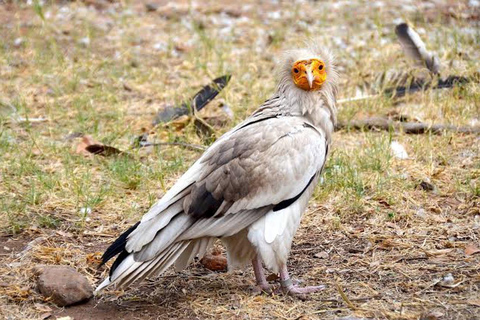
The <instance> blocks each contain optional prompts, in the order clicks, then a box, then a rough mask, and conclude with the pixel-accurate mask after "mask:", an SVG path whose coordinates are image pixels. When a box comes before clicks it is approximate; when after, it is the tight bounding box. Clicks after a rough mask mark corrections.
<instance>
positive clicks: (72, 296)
mask: <svg viewBox="0 0 480 320" xmlns="http://www.w3.org/2000/svg"><path fill="white" fill-rule="evenodd" d="M33 272H34V274H36V275H37V276H38V279H37V287H38V290H39V291H40V293H41V294H42V295H44V296H45V297H47V298H50V299H51V301H52V302H53V303H55V304H56V305H58V306H59V307H66V306H70V305H72V304H76V303H80V302H83V301H86V300H88V299H90V298H91V297H92V296H93V289H92V286H91V285H90V283H89V282H88V280H87V278H85V276H83V275H82V274H80V273H78V272H77V271H76V270H75V269H73V268H71V267H67V266H53V265H41V266H36V267H35V268H34V269H33Z"/></svg>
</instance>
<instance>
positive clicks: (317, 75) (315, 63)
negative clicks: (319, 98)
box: [292, 58, 327, 91]
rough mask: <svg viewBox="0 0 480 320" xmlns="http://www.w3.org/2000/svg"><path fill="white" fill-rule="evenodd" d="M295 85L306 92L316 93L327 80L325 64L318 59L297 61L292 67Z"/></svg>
mask: <svg viewBox="0 0 480 320" xmlns="http://www.w3.org/2000/svg"><path fill="white" fill-rule="evenodd" d="M292 79H293V83H294V84H295V85H296V86H297V87H298V88H300V89H302V90H305V91H316V90H319V89H320V88H321V87H322V84H323V83H324V82H325V80H327V72H326V70H325V62H323V61H322V60H320V59H318V58H311V59H308V60H303V59H302V60H297V61H295V62H294V63H293V66H292Z"/></svg>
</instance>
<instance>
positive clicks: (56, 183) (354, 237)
mask: <svg viewBox="0 0 480 320" xmlns="http://www.w3.org/2000/svg"><path fill="white" fill-rule="evenodd" d="M470 2H471V3H475V1H470ZM33 3H34V4H35V3H37V2H36V1H33ZM468 3H469V1H460V2H459V1H456V2H454V1H447V0H445V1H423V2H421V3H419V4H414V2H411V1H407V0H399V1H395V3H391V2H387V1H384V2H382V1H377V2H375V4H366V3H365V2H363V1H356V2H352V3H347V2H315V1H314V2H299V3H290V2H285V3H284V2H282V3H264V2H262V3H261V4H256V3H253V2H252V3H247V4H241V5H239V4H236V3H235V2H231V3H230V2H229V3H227V4H225V5H220V4H217V3H215V2H210V3H202V4H198V5H192V4H190V5H189V4H179V5H169V6H166V7H164V6H160V9H159V10H158V11H157V12H152V13H147V12H146V10H145V8H144V5H143V3H141V2H132V3H125V2H120V3H109V2H103V1H85V2H71V3H70V2H66V3H64V2H58V3H57V2H47V4H45V5H43V7H42V9H41V12H40V10H37V13H35V11H34V9H33V7H35V5H33V6H30V5H26V4H23V3H17V2H13V3H8V4H2V5H0V21H1V22H2V23H1V24H0V32H1V37H0V79H1V80H0V97H1V100H2V105H1V106H0V108H1V109H0V154H1V155H2V156H1V158H0V225H1V226H2V227H1V233H2V236H1V238H0V242H1V245H0V259H1V261H2V263H1V265H0V297H1V299H0V310H1V311H0V314H2V315H3V316H4V317H5V318H6V319H38V318H42V315H45V314H53V317H57V316H61V315H70V316H72V317H74V318H75V319H109V318H110V319H119V318H124V319H135V318H142V319H163V318H200V319H203V318H215V319H216V318H251V319H258V318H286V319H298V318H303V319H314V318H319V319H336V318H338V317H342V316H347V315H356V316H358V317H367V318H375V319H419V318H422V317H423V318H422V319H427V318H426V314H428V312H437V318H440V317H439V315H440V314H443V319H479V318H480V301H479V296H480V290H479V286H480V273H479V270H480V268H479V264H480V255H479V254H474V255H468V254H467V253H468V250H467V252H466V251H465V248H466V247H467V246H476V247H480V239H479V237H480V231H479V230H480V209H479V208H480V147H479V146H480V138H479V137H478V136H477V135H460V134H455V133H444V134H441V135H417V136H412V135H404V134H393V133H390V134H389V133H385V132H347V131H341V132H338V133H336V135H335V147H334V151H333V152H332V154H331V157H330V159H329V161H328V165H327V168H326V170H325V174H324V181H323V183H321V184H320V185H319V187H318V189H317V191H316V194H315V199H314V201H312V202H311V205H310V207H309V209H308V212H307V213H306V216H305V219H304V221H303V224H302V228H301V229H300V230H299V233H298V235H297V237H296V239H295V243H294V247H293V250H292V256H291V260H290V262H291V270H293V273H294V275H295V276H297V277H300V278H302V279H303V280H305V282H306V283H311V284H314V283H319V282H320V283H325V284H326V285H327V289H326V290H325V291H323V292H321V293H319V294H315V295H313V296H312V297H310V299H308V300H306V301H301V300H298V299H292V298H290V297H285V296H282V295H281V296H267V295H256V294H253V292H252V286H253V284H254V282H253V273H252V271H251V270H250V269H247V270H246V271H245V272H235V273H233V274H214V273H211V272H209V271H207V270H204V269H203V268H201V266H199V265H193V266H192V267H190V268H188V269H187V270H185V271H184V272H182V273H180V274H179V275H176V276H174V274H173V273H169V274H167V275H165V276H163V277H161V278H159V279H154V280H149V281H146V282H144V283H143V284H141V285H140V286H139V287H138V288H136V289H132V290H129V291H126V292H125V293H105V294H104V295H102V296H101V297H99V298H97V299H95V300H94V301H91V302H90V303H89V304H87V305H84V306H77V307H72V308H68V309H65V310H62V309H57V308H56V307H55V306H53V305H51V304H49V303H48V301H45V300H44V299H43V298H42V297H41V296H40V295H39V294H38V293H36V291H35V283H34V281H33V280H32V278H31V276H32V275H31V271H30V268H31V267H32V266H34V265H35V264H37V263H42V264H45V263H49V264H62V265H71V266H73V267H74V268H76V269H77V270H79V271H80V272H82V273H83V274H85V275H86V276H87V277H88V278H89V279H90V280H91V281H92V283H96V282H97V281H98V280H99V279H101V278H103V277H104V276H105V274H106V272H107V271H106V270H105V269H101V270H97V268H96V262H97V260H98V258H99V255H100V254H101V252H102V250H103V249H105V247H106V246H107V244H108V243H109V242H111V241H112V240H113V239H114V238H115V237H116V236H117V235H118V234H119V233H120V232H121V231H122V230H123V229H125V228H126V227H127V226H128V225H130V224H132V223H133V222H135V221H136V220H137V219H138V218H139V217H140V216H141V215H142V214H143V213H144V212H145V211H146V210H147V209H148V207H149V206H150V205H151V204H152V203H154V202H155V201H156V199H158V198H159V197H160V196H161V195H162V194H163V193H164V191H165V190H166V189H168V187H169V186H171V185H172V184H173V182H174V181H175V179H176V178H178V176H179V175H180V174H181V173H182V172H184V171H185V170H186V169H187V168H188V166H189V165H190V164H191V163H192V162H193V161H194V159H195V158H196V157H198V155H199V154H198V152H195V151H189V150H185V149H181V148H178V147H171V148H169V147H164V148H161V149H156V150H151V149H150V150H140V151H132V154H133V157H132V158H121V157H120V158H100V157H93V156H92V157H85V156H83V155H81V154H77V153H76V152H75V146H76V144H77V143H78V139H71V138H69V137H71V136H72V134H73V133H85V134H89V135H92V136H93V137H94V138H96V139H98V140H99V141H101V142H103V143H105V144H109V145H113V146H116V147H119V148H121V149H123V150H127V149H129V148H130V146H131V142H132V139H133V138H134V137H136V136H138V135H139V134H141V133H143V132H145V131H148V132H152V133H154V135H155V136H156V137H157V139H158V140H161V141H170V142H173V141H180V142H186V143H194V144H205V143H208V142H205V141H204V140H203V139H202V138H201V137H199V136H197V135H196V134H195V128H194V126H193V125H192V124H191V123H189V124H188V125H187V126H186V127H185V128H183V129H181V130H178V129H177V128H176V127H174V126H172V127H160V128H152V126H151V121H152V119H153V117H154V114H155V112H156V111H157V110H158V109H159V108H161V107H162V106H164V105H165V104H167V103H174V102H178V101H180V100H181V99H183V98H185V97H188V96H190V95H191V94H192V93H194V92H195V90H196V89H198V88H199V87H200V86H201V85H203V84H206V83H208V82H209V81H210V80H211V79H213V78H214V77H216V76H219V75H222V74H224V73H227V72H228V73H231V74H232V75H233V78H232V80H231V82H230V84H229V85H228V87H227V88H226V89H225V90H224V92H222V93H221V95H220V98H222V99H224V101H225V102H226V103H227V104H228V105H229V106H231V108H232V109H233V110H234V112H235V119H234V120H233V121H232V122H231V123H230V122H227V123H226V124H224V125H223V126H216V127H215V130H216V132H217V134H218V135H220V134H221V133H222V132H224V131H226V130H228V128H230V127H231V126H233V125H234V123H236V122H238V121H240V120H241V119H243V118H244V117H245V116H246V115H247V114H248V113H250V112H251V111H252V110H254V109H255V108H256V107H257V106H258V105H259V104H261V103H262V102H263V101H264V99H265V98H266V97H268V96H269V95H270V94H271V93H272V91H273V89H274V86H275V82H274V73H275V70H274V64H273V58H274V57H275V55H276V54H277V53H279V52H281V50H283V49H286V48H289V47H290V46H294V45H298V43H299V38H303V37H305V36H315V37H318V38H319V40H320V41H323V42H324V43H325V45H326V46H328V47H331V48H332V50H333V51H334V52H335V54H336V55H337V57H338V62H339V64H340V66H341V72H342V84H341V89H340V95H341V97H351V96H354V95H355V94H356V91H357V90H358V88H365V87H368V86H370V85H369V83H371V82H372V81H373V79H375V77H376V75H377V74H379V73H382V72H386V71H387V70H391V69H396V70H405V69H408V68H409V65H408V63H407V62H406V61H405V59H404V58H403V54H402V52H401V50H400V47H399V45H398V44H397V43H396V41H395V36H394V33H393V27H394V24H395V22H397V20H400V19H404V20H408V21H410V22H412V23H413V24H414V25H415V26H416V27H417V30H420V32H421V35H422V36H423V37H424V38H425V40H426V42H427V43H428V45H429V47H430V48H432V49H433V50H435V51H436V52H438V53H439V56H440V58H441V60H442V61H443V62H444V69H443V73H444V75H448V74H457V75H465V76H470V75H472V74H474V73H475V72H477V71H478V70H479V64H478V60H479V58H480V57H479V51H478V47H479V43H480V32H479V30H480V29H479V28H478V26H479V15H480V14H479V12H480V9H479V8H478V7H476V8H475V7H468ZM88 4H92V5H90V6H89V5H88ZM372 6H373V7H372ZM41 15H43V16H44V17H45V20H44V21H43V20H42V19H41V18H40V16H41ZM422 31H423V32H422ZM479 101H480V90H479V86H478V85H477V84H469V85H465V86H463V87H461V88H455V89H453V90H443V91H432V92H427V93H423V94H416V95H412V96H409V97H407V98H405V99H403V100H402V101H400V102H398V101H396V102H395V101H392V100H389V99H374V100H369V101H364V102H358V103H349V104H343V105H341V106H340V114H339V117H340V118H341V119H344V120H348V119H354V118H357V119H358V118H362V117H367V116H372V115H385V114H387V113H389V112H391V111H392V110H395V111H396V112H398V113H401V114H407V115H410V116H412V117H419V118H421V119H422V120H423V121H426V122H433V123H445V124H455V125H471V124H472V123H474V122H475V121H476V122H478V121H479V118H480V102H479ZM8 104H10V105H13V106H14V107H15V108H16V109H17V110H18V113H19V116H21V117H25V118H38V117H44V118H46V119H47V121H46V122H38V123H37V122H21V123H18V122H15V121H13V120H12V116H11V115H10V114H9V111H8V110H10V109H9V107H5V105H8ZM218 104H219V103H218V100H215V101H214V102H213V103H211V104H210V105H209V106H208V107H207V108H206V109H207V110H205V111H202V113H201V115H203V116H205V115H220V116H221V111H220V110H218V108H217V106H218ZM393 140H395V141H398V142H400V143H401V144H402V145H404V146H405V148H406V150H407V152H408V154H409V156H410V157H409V159H407V160H399V159H396V158H394V157H392V155H391V153H390V149H389V145H390V142H391V141H393ZM422 181H430V183H432V184H433V185H435V186H436V190H434V191H425V190H423V189H422V188H421V187H419V185H420V183H421V182H422ZM87 208H88V209H87ZM31 241H33V242H31ZM28 243H29V244H28ZM27 244H28V245H27ZM25 246H26V247H25ZM449 273H450V274H452V276H453V279H454V280H453V282H452V283H444V282H442V281H441V280H442V279H443V278H444V277H445V276H446V275H447V274H449ZM422 314H423V316H422ZM430 315H431V316H432V314H430ZM433 319H435V318H433Z"/></svg>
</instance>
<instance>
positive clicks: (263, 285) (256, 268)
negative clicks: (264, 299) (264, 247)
mask: <svg viewBox="0 0 480 320" xmlns="http://www.w3.org/2000/svg"><path fill="white" fill-rule="evenodd" d="M252 265H253V272H254V273H255V278H256V279H257V286H258V288H259V289H260V290H261V291H266V292H271V291H272V285H270V284H269V283H268V281H267V278H266V277H265V273H263V266H262V258H260V256H259V255H258V254H257V255H256V256H255V258H253V260H252Z"/></svg>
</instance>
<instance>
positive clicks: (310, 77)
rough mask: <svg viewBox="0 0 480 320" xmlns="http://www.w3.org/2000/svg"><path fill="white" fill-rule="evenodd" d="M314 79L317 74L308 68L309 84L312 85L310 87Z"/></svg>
mask: <svg viewBox="0 0 480 320" xmlns="http://www.w3.org/2000/svg"><path fill="white" fill-rule="evenodd" d="M314 80H315V76H314V75H313V72H312V69H311V68H308V69H307V81H308V86H309V87H310V89H312V86H313V81H314Z"/></svg>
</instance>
